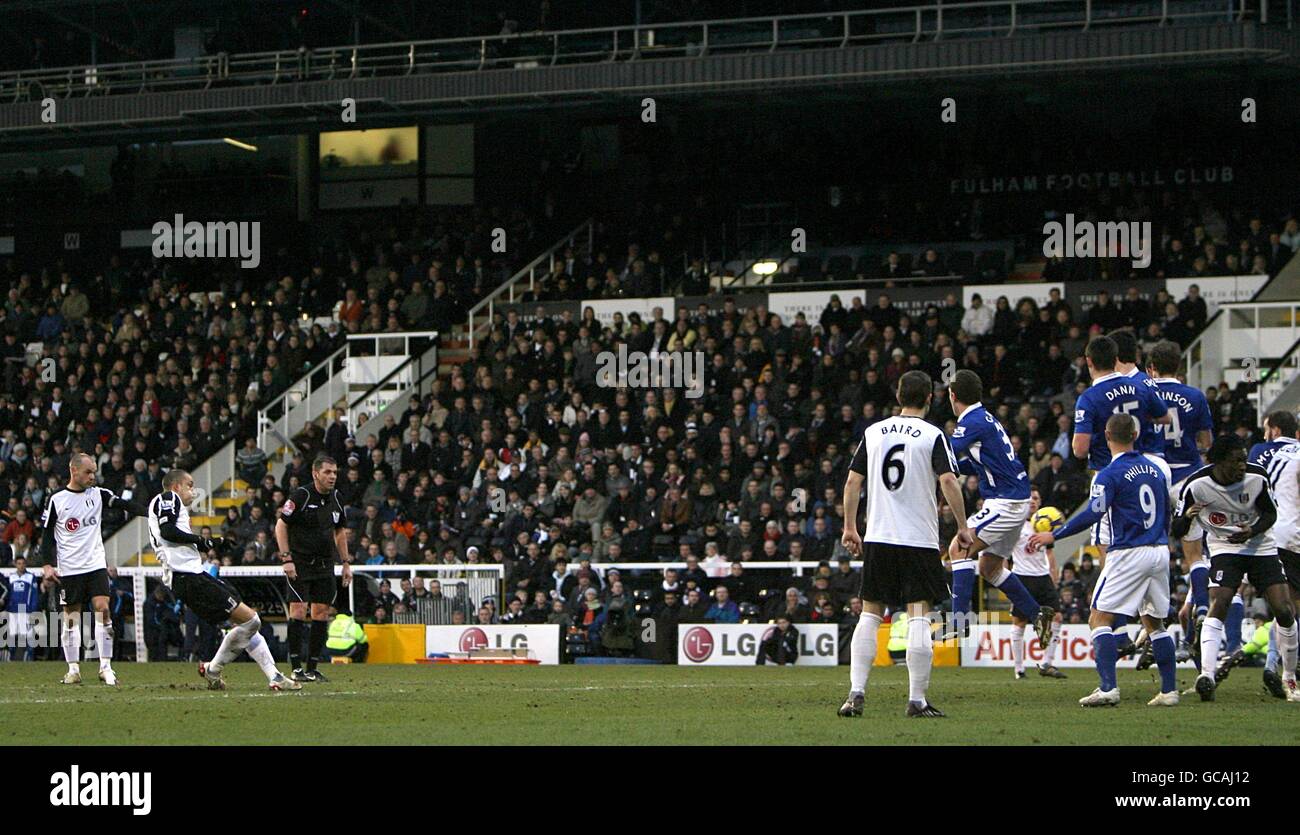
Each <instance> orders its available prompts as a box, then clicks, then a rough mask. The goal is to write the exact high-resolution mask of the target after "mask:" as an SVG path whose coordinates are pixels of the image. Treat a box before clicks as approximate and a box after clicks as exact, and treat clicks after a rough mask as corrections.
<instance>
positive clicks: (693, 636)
mask: <svg viewBox="0 0 1300 835" xmlns="http://www.w3.org/2000/svg"><path fill="white" fill-rule="evenodd" d="M682 652H684V653H686V657H687V658H689V659H690V660H692V661H694V662H695V663H697V664H698V663H700V662H701V661H707V660H708V658H709V656H710V655H712V654H713V633H711V632H709V630H708V629H705V628H704V627H702V626H697V627H695V628H694V629H690V630H687V632H686V634H685V635H683V636H682Z"/></svg>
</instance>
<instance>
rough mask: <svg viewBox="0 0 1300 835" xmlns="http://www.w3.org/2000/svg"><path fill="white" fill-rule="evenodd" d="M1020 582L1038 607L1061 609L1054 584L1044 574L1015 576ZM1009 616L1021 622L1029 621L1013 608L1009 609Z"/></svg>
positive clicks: (1027, 616) (1026, 616)
mask: <svg viewBox="0 0 1300 835" xmlns="http://www.w3.org/2000/svg"><path fill="white" fill-rule="evenodd" d="M1016 576H1017V577H1019V578H1020V582H1021V583H1023V584H1024V586H1025V589H1026V590H1027V591H1028V592H1029V594H1030V596H1032V597H1033V598H1034V601H1035V602H1036V603H1037V604H1038V605H1039V606H1051V607H1052V608H1053V609H1059V608H1061V602H1060V600H1058V599H1057V596H1056V583H1053V582H1052V578H1051V577H1050V576H1048V575H1046V574H1039V575H1030V576H1024V575H1021V574H1017V575H1016ZM1011 614H1012V615H1014V616H1015V617H1018V618H1020V619H1021V620H1029V615H1026V614H1025V613H1024V612H1022V611H1020V610H1019V609H1017V608H1015V607H1014V606H1013V607H1012V608H1011Z"/></svg>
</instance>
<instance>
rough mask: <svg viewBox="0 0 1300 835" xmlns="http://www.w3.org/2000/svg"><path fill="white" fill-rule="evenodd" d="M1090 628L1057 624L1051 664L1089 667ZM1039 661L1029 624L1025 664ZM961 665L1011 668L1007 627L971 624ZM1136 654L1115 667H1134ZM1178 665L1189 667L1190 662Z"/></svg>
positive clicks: (1038, 648)
mask: <svg viewBox="0 0 1300 835" xmlns="http://www.w3.org/2000/svg"><path fill="white" fill-rule="evenodd" d="M1169 632H1170V634H1172V635H1173V636H1174V640H1175V641H1177V640H1179V639H1180V638H1181V632H1180V631H1179V629H1178V627H1176V626H1174V627H1171V628H1170V630H1169ZM1129 634H1130V635H1131V636H1133V637H1136V636H1137V629H1136V628H1130V629H1129ZM1091 635H1092V630H1091V629H1089V628H1088V625H1087V624H1085V623H1070V624H1065V625H1063V626H1062V627H1061V643H1060V645H1059V646H1057V648H1056V658H1054V659H1052V663H1053V664H1055V665H1056V666H1058V667H1092V666H1094V661H1093V657H1092V641H1091ZM1042 660H1043V647H1042V645H1041V644H1039V643H1038V637H1037V634H1036V633H1035V632H1034V630H1033V627H1026V628H1025V665H1026V666H1030V665H1033V664H1038V663H1040V662H1041V661H1042ZM961 665H962V666H963V667H1011V666H1014V665H1015V659H1014V658H1012V656H1011V626H1010V625H1009V624H1001V625H993V624H985V625H982V626H972V627H971V631H970V638H969V640H967V641H965V642H963V643H962V647H961ZM1136 665H1137V656H1133V657H1131V658H1126V659H1121V660H1120V662H1119V666H1121V667H1134V666H1136ZM1180 666H1184V667H1190V666H1192V663H1191V662H1190V661H1187V662H1184V663H1183V664H1181V665H1180Z"/></svg>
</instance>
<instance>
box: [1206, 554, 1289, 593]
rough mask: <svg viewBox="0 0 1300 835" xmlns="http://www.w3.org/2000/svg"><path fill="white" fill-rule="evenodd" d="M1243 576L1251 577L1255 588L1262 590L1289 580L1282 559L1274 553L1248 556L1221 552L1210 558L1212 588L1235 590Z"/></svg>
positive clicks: (1245, 577)
mask: <svg viewBox="0 0 1300 835" xmlns="http://www.w3.org/2000/svg"><path fill="white" fill-rule="evenodd" d="M1243 578H1244V579H1249V580H1250V584H1251V585H1252V586H1254V587H1255V590H1256V591H1261V592H1262V591H1263V590H1264V589H1266V588H1268V587H1269V586H1273V585H1276V584H1278V583H1285V582H1286V581H1287V580H1286V571H1284V570H1283V569H1282V560H1281V559H1280V558H1279V557H1276V556H1273V555H1269V556H1252V557H1246V556H1242V555H1240V554H1219V555H1218V556H1217V557H1211V558H1210V588H1212V589H1214V588H1225V589H1232V590H1233V591H1234V592H1235V591H1236V590H1237V587H1238V586H1240V585H1241V581H1242V579H1243Z"/></svg>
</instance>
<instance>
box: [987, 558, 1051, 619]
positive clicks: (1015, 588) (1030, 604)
mask: <svg viewBox="0 0 1300 835" xmlns="http://www.w3.org/2000/svg"><path fill="white" fill-rule="evenodd" d="M993 586H994V587H995V588H996V589H998V591H1000V592H1002V593H1003V594H1005V595H1006V596H1007V599H1008V600H1010V601H1011V605H1012V606H1013V607H1015V608H1016V609H1019V610H1020V611H1021V612H1024V614H1025V619H1026V620H1029V621H1033V620H1035V619H1037V617H1038V612H1039V609H1040V608H1041V607H1040V606H1039V605H1038V601H1037V600H1035V599H1034V596H1033V595H1032V594H1030V593H1029V589H1027V588H1025V584H1024V583H1022V582H1020V578H1019V577H1017V576H1016V575H1014V574H1012V573H1011V569H1009V568H1007V567H1006V566H1003V567H1002V573H1001V575H999V576H998V579H997V580H995V581H994V582H993Z"/></svg>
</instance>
